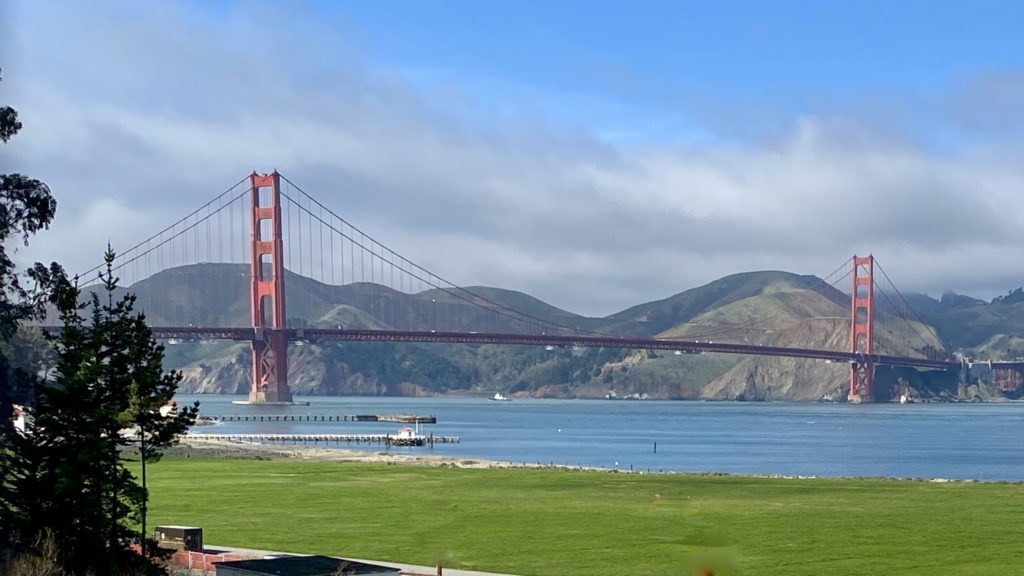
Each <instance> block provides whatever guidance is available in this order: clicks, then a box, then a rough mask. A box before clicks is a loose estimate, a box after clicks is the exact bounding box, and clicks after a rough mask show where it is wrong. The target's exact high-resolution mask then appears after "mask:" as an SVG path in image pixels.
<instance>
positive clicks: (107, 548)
mask: <svg viewBox="0 0 1024 576" xmlns="http://www.w3.org/2000/svg"><path fill="white" fill-rule="evenodd" d="M106 261H107V267H106V271H105V272H104V273H103V274H102V276H101V277H102V280H103V284H102V286H101V287H100V289H99V290H97V291H93V292H92V293H91V294H90V295H89V304H86V305H83V304H81V303H80V302H81V290H80V289H79V288H78V287H77V286H76V285H73V284H72V283H70V282H68V281H67V280H63V281H61V282H59V283H58V285H57V289H56V292H55V299H54V300H55V302H56V305H57V309H58V311H59V313H60V319H61V322H62V323H63V328H62V331H61V334H60V336H59V337H58V338H57V341H56V345H57V356H58V360H57V366H56V370H55V374H54V381H53V382H52V383H50V384H49V385H47V386H41V387H39V388H38V389H37V391H36V394H37V400H36V403H35V419H34V423H33V424H32V425H31V426H30V428H29V433H28V434H25V435H23V436H19V435H15V437H14V438H13V439H12V446H11V448H12V449H11V450H10V451H9V453H8V455H7V457H6V459H7V462H4V464H5V465H6V466H5V471H4V476H5V484H6V489H5V490H4V491H3V492H2V493H0V510H3V513H4V515H5V520H7V521H9V522H11V523H12V524H11V525H12V527H16V528H17V537H18V539H19V542H20V544H21V545H22V546H28V545H30V543H32V542H34V541H36V540H38V537H39V535H41V534H45V533H49V534H52V536H53V537H54V538H55V539H56V540H57V541H58V542H59V543H60V545H61V550H60V554H61V557H60V558H59V562H60V564H61V565H62V566H63V567H64V569H65V570H67V571H68V572H69V573H72V574H86V573H92V574H95V575H96V576H107V575H115V574H120V573H123V572H125V571H126V570H127V569H129V568H131V569H132V570H136V569H138V568H139V567H140V566H142V567H145V563H146V560H145V559H144V558H142V557H140V556H139V554H138V553H137V552H135V551H134V550H133V549H132V545H133V544H135V543H138V542H140V541H141V543H142V545H143V551H144V553H150V552H152V551H153V550H152V548H151V546H150V543H149V541H148V539H146V538H141V539H140V538H139V534H138V532H136V531H135V526H137V525H142V526H143V530H145V528H144V526H145V519H144V517H145V513H146V502H147V499H148V495H147V493H146V489H145V487H144V485H140V483H139V481H138V479H137V478H136V476H135V475H134V474H133V473H132V472H131V470H130V469H129V467H128V463H129V461H130V460H131V459H133V458H135V457H136V455H138V456H140V457H141V459H142V461H143V468H142V469H143V470H144V469H145V468H144V465H145V463H146V462H147V461H148V462H152V461H154V460H156V459H158V458H159V457H160V454H161V453H162V451H163V449H165V448H166V447H167V446H169V445H171V444H172V443H173V442H174V441H175V438H176V436H177V435H178V434H181V433H182V432H184V431H185V430H186V429H187V428H188V427H189V426H190V425H191V424H192V423H193V422H194V421H195V416H196V413H197V411H198V405H196V406H192V407H185V408H182V409H180V410H174V411H171V412H169V413H168V412H167V411H166V410H165V411H163V412H162V408H164V407H165V406H169V405H170V403H171V402H172V397H173V395H174V392H175V390H176V389H177V385H178V381H179V380H180V377H179V375H178V374H176V373H173V372H171V373H165V372H164V371H163V368H162V362H163V348H162V347H161V346H159V345H157V344H156V342H155V341H154V340H153V338H152V333H151V332H150V330H149V328H148V327H147V326H146V323H145V318H144V317H143V316H142V315H139V314H135V312H134V310H133V306H134V302H135V297H134V296H133V295H126V296H124V297H123V298H121V299H119V300H115V299H114V293H115V290H116V288H117V278H116V277H115V276H114V273H113V261H114V253H113V252H112V251H109V250H108V252H107V255H106ZM149 567H150V568H151V569H152V570H153V571H154V573H158V568H157V567H156V565H155V564H152V565H149Z"/></svg>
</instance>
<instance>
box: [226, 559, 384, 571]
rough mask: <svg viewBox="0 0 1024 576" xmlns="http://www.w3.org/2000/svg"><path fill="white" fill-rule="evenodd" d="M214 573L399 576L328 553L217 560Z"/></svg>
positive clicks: (381, 568) (380, 568)
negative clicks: (226, 560) (328, 554)
mask: <svg viewBox="0 0 1024 576" xmlns="http://www.w3.org/2000/svg"><path fill="white" fill-rule="evenodd" d="M215 566H216V567H217V576H334V575H335V574H345V575H346V576H347V575H349V574H351V575H352V576H398V575H399V570H398V568H389V567H388V566H380V565H378V564H366V563H365V562H354V561H352V560H343V559H341V558H331V557H329V556H289V557H286V558H270V559H264V560H234V561H231V562H220V563H218V564H216V565H215Z"/></svg>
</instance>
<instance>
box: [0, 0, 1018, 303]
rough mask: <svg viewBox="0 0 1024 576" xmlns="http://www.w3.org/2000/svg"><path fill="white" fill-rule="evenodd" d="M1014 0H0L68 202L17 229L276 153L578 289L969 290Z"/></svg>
mask: <svg viewBox="0 0 1024 576" xmlns="http://www.w3.org/2000/svg"><path fill="white" fill-rule="evenodd" d="M1022 6H1024V3H1010V2H1005V3H998V2H972V3H969V4H967V3H953V2H848V3H826V2H728V3H726V2H704V3H684V2H528V1H516V2H483V1H480V2H456V1H440V0H438V1H431V2H426V1H412V0H410V1H408V2H386V1H373V2H371V1H366V2H327V1H324V2H302V3H300V2H288V3H282V2H269V1H267V2H263V1H247V2H200V1H198V0H195V1H190V2H128V1H109V2H99V3H95V4H89V5H84V4H82V3H79V2H72V1H61V0H54V1H51V2H33V1H31V0H0V15H2V17H0V65H2V66H3V69H4V82H3V83H2V84H0V96H2V97H3V98H4V101H5V103H10V104H11V105H14V106H15V107H16V108H17V109H18V110H19V112H20V113H21V116H22V119H23V121H24V122H25V131H24V133H23V134H22V135H20V136H19V137H18V138H17V139H16V140H15V141H13V142H12V143H11V145H10V146H8V147H5V155H4V156H2V157H0V164H3V166H2V167H3V168H5V169H6V168H7V166H8V164H10V166H12V167H16V168H17V169H18V170H19V171H24V172H26V173H29V174H32V175H34V176H38V177H40V178H43V179H44V180H46V181H47V182H48V183H49V184H50V185H51V187H52V188H53V189H54V191H55V193H56V195H57V197H58V200H59V202H60V207H59V209H58V210H59V212H58V218H57V220H56V222H55V223H54V226H53V228H52V229H51V230H50V231H49V232H47V233H46V234H44V235H41V236H40V237H39V238H37V239H36V241H34V242H33V245H32V247H31V248H30V249H28V250H24V251H22V252H20V253H19V257H20V258H22V259H23V260H24V261H30V260H32V259H39V260H51V259H57V260H60V261H62V262H65V263H66V264H67V265H68V267H69V268H70V269H72V270H75V269H86V268H90V267H91V266H92V265H94V264H95V263H96V261H97V258H98V255H99V254H101V253H102V251H103V248H104V247H105V245H106V242H107V241H108V240H109V241H111V242H112V243H113V244H114V246H115V248H116V247H117V246H119V245H131V244H133V243H134V242H136V241H137V240H138V239H139V238H141V237H144V236H145V235H147V234H148V233H149V232H151V231H152V230H154V229H157V228H159V227H161V226H162V225H164V224H166V223H167V221H168V218H169V214H176V213H177V212H178V211H181V210H182V207H183V206H199V205H200V204H202V203H203V202H205V201H206V200H207V199H208V198H209V197H210V196H211V195H213V194H215V193H216V192H219V191H220V190H223V188H224V187H226V186H227V185H229V184H230V183H232V182H235V181H237V180H238V179H239V178H240V177H241V175H244V174H247V173H249V172H250V171H252V170H253V169H257V170H259V171H269V170H272V169H274V168H277V169H280V170H281V171H282V172H283V173H286V174H287V175H288V176H289V178H291V179H292V180H293V181H295V182H297V183H299V184H300V185H302V186H303V188H304V189H306V190H308V191H310V192H311V193H313V194H314V195H316V196H317V197H318V198H321V199H322V200H323V201H324V202H325V203H326V204H328V205H329V206H331V207H332V208H334V209H335V210H337V211H338V212H341V213H343V214H345V215H346V217H348V218H349V219H350V220H351V221H353V222H354V223H356V224H357V225H359V226H361V227H362V228H364V229H366V230H367V231H368V232H370V233H371V234H373V235H374V236H375V237H377V238H379V239H380V240H382V241H384V242H385V243H387V244H389V245H390V246H392V247H393V248H395V249H396V250H397V251H399V252H400V253H402V254H403V255H404V256H406V257H409V258H411V259H412V260H414V261H416V262H418V263H420V264H422V265H424V266H426V267H427V268H429V269H432V270H435V271H436V272H437V273H439V274H441V275H443V276H446V277H448V278H450V279H452V280H454V281H456V282H458V283H460V284H466V285H476V284H483V285H494V286H502V287H507V288H511V289H516V290H521V291H524V292H527V293H530V294H532V295H535V296H537V297H539V298H542V299H544V300H546V301H549V302H551V303H553V304H555V305H558V306H561V307H563V308H566V309H569V310H572V311H574V312H580V313H585V314H595V315H604V314H609V313H612V312H616V311H618V310H621V309H624V308H626V307H628V306H631V305H633V304H636V303H638V302H643V301H649V300H654V299H657V298H664V297H666V296H669V295H671V294H674V293H676V292H680V291H682V290H685V289H688V288H692V287H695V286H699V285H701V284H703V283H706V282H709V281H712V280H714V279H717V278H719V277H721V276H724V275H727V274H731V273H737V272H745V271H751V270H762V269H782V270H788V271H792V272H797V273H802V274H818V275H824V274H827V273H829V272H831V271H832V270H833V269H835V267H836V266H837V265H838V264H839V263H841V262H843V261H844V260H846V259H847V258H849V256H850V255H852V254H854V253H858V254H866V253H874V254H875V255H876V256H877V257H878V258H879V260H880V261H881V262H882V263H883V265H884V266H885V268H886V270H888V271H889V272H890V275H891V276H893V278H892V279H893V281H894V282H895V283H896V284H897V285H898V286H899V287H900V288H901V289H903V290H905V291H922V292H927V293H929V294H933V295H939V294H941V293H942V292H944V291H946V290H955V291H958V292H961V293H967V294H972V295H976V296H980V297H986V298H988V297H992V296H995V295H997V294H1001V293H1005V292H1006V291H1008V290H1010V289H1012V288H1015V287H1017V286H1019V285H1020V284H1021V282H1022V280H1021V277H1020V274H1019V270H1018V269H1016V268H1014V267H1012V266H1007V265H1006V264H1005V263H1006V262H1015V261H1019V259H1020V254H1021V252H1022V251H1024V236H1022V235H1021V234H1020V230H1021V229H1022V228H1024V194H1021V190H1022V189H1024V162H1022V161H1021V160H1022V157H1024V106H1021V102H1024V34H1022V33H1021V31H1020V23H1021V22H1024V7H1022ZM111 221H116V222H118V223H119V225H118V226H114V227H111V226H110V224H109V223H110V222H111Z"/></svg>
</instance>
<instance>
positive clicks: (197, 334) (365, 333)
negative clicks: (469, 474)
mask: <svg viewBox="0 0 1024 576" xmlns="http://www.w3.org/2000/svg"><path fill="white" fill-rule="evenodd" d="M43 329H44V331H45V332H47V333H50V334H55V333H59V332H60V328H59V327H56V326H45V327H44V328H43ZM151 330H152V331H153V336H154V337H156V338H161V339H181V340H211V339H212V340H239V341H246V342H252V341H263V340H265V338H266V335H267V333H269V332H270V331H269V330H265V329H262V328H251V327H206V326H187V327H176V326H154V327H151ZM283 332H285V334H286V335H287V337H288V339H289V340H295V341H302V342H319V341H341V342H422V343H430V342H437V343H449V344H519V345H525V346H557V347H570V346H572V347H583V348H628V349H637V350H668V351H676V350H678V351H681V352H690V353H699V352H717V353H723V354H752V355H755V356H779V357H785V358H808V359H813V360H829V361H832V362H851V363H864V362H871V363H874V364H887V365H890V366H913V367H917V368H936V369H939V370H956V369H959V368H961V367H962V366H963V364H964V363H963V362H961V361H960V360H954V359H933V358H912V357H908V356H891V355H885V354H863V353H859V352H844V351H840V350H820V349H816V348H788V347H784V346H760V345H757V344H732V343H728V342H712V341H701V340H674V339H665V338H634V337H628V336H614V335H599V334H545V333H541V334H501V333H490V332H438V331H433V330H431V331H429V332H427V331H411V330H346V329H333V328H286V329H284V330H283ZM986 363H987V364H990V365H991V366H992V367H993V368H1012V369H1016V370H1024V362H986Z"/></svg>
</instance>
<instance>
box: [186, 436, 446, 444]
mask: <svg viewBox="0 0 1024 576" xmlns="http://www.w3.org/2000/svg"><path fill="white" fill-rule="evenodd" d="M187 437H188V438H194V439H196V440H230V441H234V442H251V443H257V444H258V443H264V442H268V443H275V442H280V443H283V444H309V443H313V444H318V443H321V442H323V443H324V444H383V445H384V446H433V445H434V444H458V443H459V437H458V436H434V435H433V434H429V435H426V436H423V435H412V436H410V435H408V434H406V435H403V434H260V433H252V434H195V433H190V434H188V435H187Z"/></svg>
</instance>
